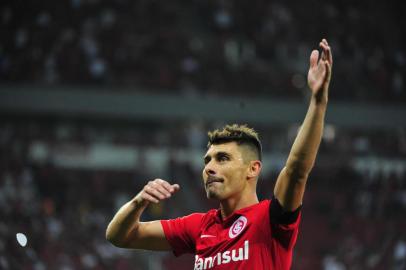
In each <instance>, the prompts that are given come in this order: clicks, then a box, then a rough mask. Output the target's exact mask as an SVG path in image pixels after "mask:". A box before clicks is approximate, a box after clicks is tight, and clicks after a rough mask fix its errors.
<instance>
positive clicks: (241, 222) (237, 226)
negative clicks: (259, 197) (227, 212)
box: [228, 216, 248, 238]
mask: <svg viewBox="0 0 406 270" xmlns="http://www.w3.org/2000/svg"><path fill="white" fill-rule="evenodd" d="M247 222H248V220H247V218H246V217H244V216H241V217H239V218H238V219H237V220H236V221H234V223H233V225H231V228H230V230H229V231H228V236H229V237H230V238H235V237H236V236H237V235H239V234H240V233H241V232H242V231H243V230H244V228H245V226H246V225H247Z"/></svg>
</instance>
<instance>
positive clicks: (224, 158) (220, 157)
mask: <svg viewBox="0 0 406 270" xmlns="http://www.w3.org/2000/svg"><path fill="white" fill-rule="evenodd" d="M217 160H218V161H220V162H224V161H228V160H229V158H228V156H226V155H221V156H219V157H218V158H217Z"/></svg>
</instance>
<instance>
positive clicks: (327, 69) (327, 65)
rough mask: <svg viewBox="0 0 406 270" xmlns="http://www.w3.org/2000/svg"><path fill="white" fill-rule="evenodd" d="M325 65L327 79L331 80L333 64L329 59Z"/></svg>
mask: <svg viewBox="0 0 406 270" xmlns="http://www.w3.org/2000/svg"><path fill="white" fill-rule="evenodd" d="M324 65H325V67H326V76H325V81H327V82H328V81H330V78H331V65H330V63H329V62H328V61H325V62H324Z"/></svg>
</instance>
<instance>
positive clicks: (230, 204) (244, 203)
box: [220, 193, 259, 219]
mask: <svg viewBox="0 0 406 270" xmlns="http://www.w3.org/2000/svg"><path fill="white" fill-rule="evenodd" d="M258 202H259V201H258V196H257V194H256V193H250V194H238V195H237V196H234V197H231V198H228V199H225V200H223V201H220V210H221V217H222V218H223V219H225V218H226V217H228V216H230V215H231V214H232V213H233V212H234V211H237V210H239V209H241V208H245V207H248V206H250V205H253V204H256V203H258Z"/></svg>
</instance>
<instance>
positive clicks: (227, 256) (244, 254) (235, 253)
mask: <svg viewBox="0 0 406 270" xmlns="http://www.w3.org/2000/svg"><path fill="white" fill-rule="evenodd" d="M249 249H250V244H249V241H248V240H245V241H244V245H243V247H240V248H238V249H232V250H226V251H224V252H219V253H217V254H216V255H215V256H210V257H199V255H196V256H195V268H194V270H206V269H211V268H214V267H215V266H217V265H222V264H229V263H232V262H238V261H246V260H248V257H249V253H250V251H249ZM230 269H232V268H230Z"/></svg>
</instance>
